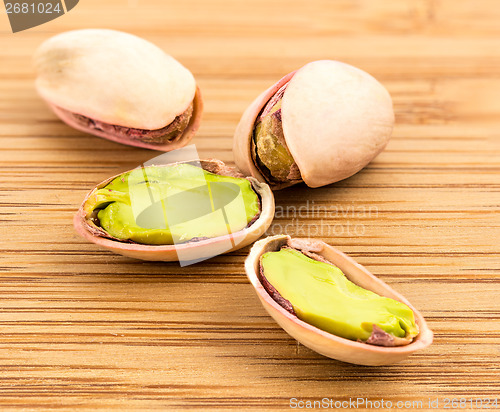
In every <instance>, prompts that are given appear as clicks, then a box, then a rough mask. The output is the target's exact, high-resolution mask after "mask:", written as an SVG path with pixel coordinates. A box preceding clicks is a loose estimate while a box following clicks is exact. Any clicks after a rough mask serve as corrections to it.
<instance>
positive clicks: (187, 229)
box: [74, 160, 274, 261]
mask: <svg viewBox="0 0 500 412" xmlns="http://www.w3.org/2000/svg"><path fill="white" fill-rule="evenodd" d="M273 215H274V198H273V195H272V192H271V190H270V189H269V186H267V185H266V184H262V183H259V182H258V181H257V180H255V179H254V178H251V177H250V178H244V177H243V175H241V174H240V173H238V172H236V171H235V170H234V169H232V168H229V167H227V166H225V165H224V163H222V162H220V161H217V160H202V161H201V163H200V164H198V163H197V162H194V161H193V162H181V163H173V164H168V165H162V166H146V167H143V168H138V169H134V170H132V171H129V172H125V173H122V174H120V175H118V176H114V177H112V178H110V179H107V180H106V181H104V182H102V183H101V184H99V185H98V186H97V187H96V188H95V189H93V190H92V191H91V192H90V193H89V194H88V195H87V197H86V198H85V200H84V201H83V203H82V206H81V207H80V209H79V211H78V213H77V214H76V215H75V219H74V224H75V228H76V230H77V231H78V233H80V234H81V235H82V236H84V237H85V238H86V239H88V240H90V241H92V242H94V243H96V244H98V245H100V246H103V247H106V248H108V249H111V250H113V251H114V252H116V253H120V254H123V255H125V256H130V257H135V258H138V259H144V260H164V261H171V260H179V257H178V252H179V250H181V251H182V252H183V253H184V256H186V254H187V253H190V258H189V259H192V260H195V259H199V258H203V257H207V256H208V257H209V256H215V255H216V254H219V253H225V252H229V251H232V250H237V249H239V248H241V247H244V246H246V245H247V244H249V243H251V242H253V241H255V240H256V239H258V238H259V237H260V236H261V235H262V234H263V233H264V232H265V231H266V229H267V228H268V227H269V225H270V224H271V221H272V218H273ZM183 260H188V259H183Z"/></svg>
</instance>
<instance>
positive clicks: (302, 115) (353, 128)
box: [233, 60, 394, 189]
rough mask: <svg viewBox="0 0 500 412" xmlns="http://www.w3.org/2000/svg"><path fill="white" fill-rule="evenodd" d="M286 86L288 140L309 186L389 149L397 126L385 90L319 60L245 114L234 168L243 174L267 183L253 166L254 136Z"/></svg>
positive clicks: (284, 107)
mask: <svg viewBox="0 0 500 412" xmlns="http://www.w3.org/2000/svg"><path fill="white" fill-rule="evenodd" d="M285 84H287V87H286V90H285V92H284V95H283V98H282V108H281V118H282V127H283V134H284V139H285V142H286V145H287V147H288V150H289V151H290V154H291V155H292V157H293V159H294V161H295V163H296V164H297V166H298V169H299V171H300V174H301V176H302V180H303V181H304V182H305V183H306V184H307V185H308V186H310V187H319V186H324V185H328V184H330V183H334V182H337V181H339V180H342V179H345V178H347V177H349V176H352V175H353V174H355V173H357V172H358V171H359V170H361V169H362V168H363V167H365V166H366V165H367V164H368V163H369V162H370V161H371V160H373V158H375V156H377V155H378V154H379V153H380V152H381V151H382V150H383V149H384V147H385V146H386V145H387V143H388V141H389V138H390V136H391V133H392V128H393V124H394V111H393V107H392V100H391V97H390V95H389V93H388V92H387V90H386V89H385V88H384V87H383V86H382V85H381V84H380V83H379V82H378V81H377V80H376V79H375V78H373V77H372V76H371V75H369V74H368V73H366V72H364V71H362V70H360V69H357V68H356V67H353V66H350V65H348V64H345V63H341V62H337V61H333V60H320V61H315V62H312V63H308V64H306V65H305V66H303V67H302V68H300V69H298V70H297V71H294V72H292V73H289V74H288V75H286V76H285V77H283V78H282V79H281V80H280V81H278V82H277V83H276V84H274V85H273V86H271V87H270V88H269V89H267V90H266V91H264V92H263V93H262V94H261V95H260V96H258V97H257V98H256V99H255V100H254V102H253V103H252V104H251V105H250V106H249V107H248V108H247V110H246V111H245V112H244V114H243V116H242V117H241V120H240V122H239V124H238V126H237V128H236V131H235V135H234V142H233V153H234V158H235V162H236V166H237V167H238V168H239V169H240V170H241V171H242V172H243V173H245V174H247V175H251V176H254V177H255V178H257V179H258V180H260V181H267V179H266V178H265V177H264V176H263V174H262V172H261V171H260V170H259V169H258V167H256V165H255V155H254V153H253V151H254V148H253V142H252V137H253V132H254V128H255V123H256V120H257V118H258V116H259V114H260V113H261V111H262V109H263V108H264V106H265V105H266V103H267V102H268V101H269V100H270V98H271V97H272V96H274V94H275V93H276V92H277V91H278V90H279V89H280V88H281V87H282V86H284V85H285ZM294 183H297V182H289V183H286V182H285V183H282V184H276V185H273V186H272V187H273V189H280V188H283V187H286V186H290V185H291V184H294Z"/></svg>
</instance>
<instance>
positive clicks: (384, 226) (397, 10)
mask: <svg viewBox="0 0 500 412" xmlns="http://www.w3.org/2000/svg"><path fill="white" fill-rule="evenodd" d="M86 27H108V28H116V29H121V30H126V31H129V32H131V33H134V34H137V35H140V36H143V37H144V38H146V39H148V40H151V41H153V42H155V43H156V44H158V45H159V46H160V47H162V48H164V49H165V50H166V51H168V52H169V53H171V54H172V55H173V56H175V57H176V58H177V59H179V60H180V61H181V62H182V63H183V64H185V65H186V66H187V67H188V68H189V69H190V70H192V72H193V73H194V75H195V76H196V78H197V80H198V82H199V85H200V87H201V89H202V92H203V96H204V100H205V107H206V111H205V114H204V118H203V124H202V128H201V130H200V132H199V134H198V136H197V137H195V139H194V140H193V143H195V144H196V145H197V147H198V150H199V152H200V154H201V156H203V157H216V158H219V159H221V160H224V161H227V162H231V161H232V153H231V147H232V133H233V130H234V128H235V126H236V124H237V122H238V119H239V116H240V114H241V113H242V111H243V110H244V109H245V107H246V106H247V105H248V104H249V103H250V102H251V101H252V100H253V98H254V97H255V96H256V95H257V94H258V93H260V92H261V91H262V90H263V89H264V88H266V87H268V86H269V85H270V84H272V83H273V82H275V81H276V80H278V79H279V78H280V77H281V76H283V75H284V74H286V73H288V72H290V71H292V70H294V69H296V68H298V67H300V66H301V65H303V64H304V63H306V62H308V61H311V60H316V59H323V58H329V59H337V60H342V61H345V62H347V63H351V64H353V65H356V66H358V67H360V68H362V69H364V70H366V71H368V72H370V73H371V74H373V75H374V76H375V77H376V78H378V79H379V80H380V81H381V82H382V83H383V84H384V85H385V86H386V87H387V88H388V90H389V91H390V93H391V94H392V96H393V99H394V105H395V111H396V122H397V124H396V127H395V130H394V135H393V138H392V140H391V142H390V144H389V145H388V147H387V149H386V150H385V151H384V152H383V153H382V154H381V155H380V156H379V157H378V158H377V159H376V160H375V161H374V162H373V163H372V164H370V165H369V166H368V167H367V168H366V169H364V170H363V171H362V172H361V173H359V174H357V175H355V176H354V177H352V178H350V179H347V180H345V181H342V182H339V183H337V184H334V185H331V186H329V187H324V188H320V189H315V190H312V189H307V188H305V187H302V186H299V187H295V188H292V189H288V190H284V191H281V192H279V193H277V194H276V202H277V205H278V207H280V206H281V207H286V206H287V205H295V206H306V207H307V208H308V213H307V214H305V212H304V209H303V211H302V216H301V217H296V218H294V217H293V215H290V214H288V216H287V215H286V213H285V212H283V213H282V214H280V215H278V216H277V217H276V220H275V224H274V226H273V227H272V228H271V230H270V232H273V231H274V232H275V233H278V232H279V231H281V230H284V227H285V225H289V226H288V227H287V228H286V230H287V232H288V233H289V234H290V235H292V236H294V235H296V236H304V235H308V234H309V235H311V236H312V237H318V238H321V239H323V240H325V241H327V242H329V243H331V244H333V245H335V246H338V247H339V248H340V249H341V250H343V251H345V252H347V253H349V254H351V255H352V256H353V257H354V258H355V259H357V260H358V261H359V262H360V263H362V264H364V265H366V267H368V268H369V269H370V270H371V271H373V273H374V274H376V275H378V276H380V277H381V278H382V279H383V280H385V281H386V282H388V283H389V284H390V285H391V286H392V287H394V288H395V289H396V290H398V291H400V292H401V293H403V294H404V295H405V296H406V297H407V298H408V299H409V300H410V301H411V302H412V303H413V304H414V305H415V306H416V307H417V308H419V309H420V310H421V312H422V313H423V314H424V316H426V318H427V320H428V322H429V325H430V327H431V328H432V329H433V330H434V333H435V342H434V344H433V345H432V346H431V347H430V348H428V349H427V350H425V351H422V352H420V353H418V354H416V355H414V356H412V357H411V358H409V359H408V360H407V361H405V362H403V363H400V364H397V365H394V366H389V367H371V368H369V367H360V366H354V365H349V364H344V363H341V362H337V361H334V360H330V359H327V358H324V357H322V356H320V355H318V354H316V353H314V352H312V351H311V350H309V349H307V348H305V347H303V346H301V345H298V344H297V343H296V342H295V341H294V340H293V339H292V338H290V337H289V336H288V335H287V334H286V333H285V332H284V331H283V330H282V329H280V328H279V327H278V326H277V325H276V324H275V323H274V322H273V320H272V319H271V318H270V317H269V316H267V314H266V313H265V312H264V310H263V309H262V307H261V306H260V304H259V302H258V300H257V297H256V295H255V293H254V291H253V289H252V287H251V285H250V284H249V283H248V281H247V279H246V276H245V274H244V270H243V260H244V258H245V256H246V254H247V253H248V248H246V249H243V250H241V251H239V252H236V253H232V254H230V255H226V256H219V257H216V258H214V259H212V260H209V261H206V262H203V263H200V264H197V265H194V266H189V267H186V268H180V267H179V266H178V265H177V264H166V263H148V262H141V261H136V260H132V259H128V258H124V257H121V256H117V255H113V254H111V253H109V252H107V251H105V250H101V249H99V248H98V247H96V246H95V245H93V244H89V243H87V242H85V241H84V240H83V239H81V238H80V237H78V236H77V235H76V234H75V232H74V231H73V227H72V222H71V219H72V215H73V213H74V212H75V210H76V209H77V207H78V205H79V203H80V202H81V200H82V199H83V197H84V195H85V193H86V192H87V191H88V190H89V189H91V188H92V187H93V186H94V185H96V184H97V183H98V182H100V181H102V180H104V179H105V178H107V177H108V176H111V175H114V174H116V173H119V172H121V171H125V170H127V169H130V168H133V167H135V166H137V165H139V164H140V163H142V162H144V161H146V160H148V159H149V158H151V157H153V156H155V155H157V154H158V153H156V152H152V151H148V150H141V149H135V148H131V147H126V146H121V145H118V144H115V143H112V142H109V141H105V140H103V139H99V138H97V137H92V136H89V135H86V134H83V133H80V132H77V131H75V130H72V129H71V128H69V127H67V126H66V125H64V124H63V123H61V122H60V121H59V120H58V119H56V117H55V116H54V115H53V114H52V113H51V111H50V110H49V109H48V108H47V106H46V105H45V104H44V103H43V102H42V101H41V100H40V98H39V97H38V96H37V95H36V93H35V90H34V87H33V80H34V73H33V69H32V66H31V55H32V53H33V51H34V50H35V48H36V47H37V46H38V45H39V44H40V43H41V41H42V40H44V39H46V38H47V37H49V36H50V35H52V34H55V33H58V32H61V31H64V30H69V29H76V28H86ZM0 29H1V32H0V46H1V47H0V61H1V64H0V222H1V225H0V249H1V252H0V253H1V254H0V272H1V282H0V409H2V410H9V409H16V408H25V409H26V410H40V409H50V408H57V409H67V410H79V409H85V408H92V409H99V408H110V409H113V408H115V409H122V410H130V409H134V408H138V409H142V410H147V409H155V408H157V409H165V410H166V409H171V410H177V409H181V408H191V409H197V408H199V409H203V410H208V409H231V408H233V409H237V410H241V409H254V410H266V409H288V408H289V406H290V398H297V400H304V401H305V400H311V401H314V400H316V401H318V400H321V399H322V398H325V397H326V398H329V399H332V400H333V401H339V400H340V401H346V400H349V398H353V399H355V398H358V397H361V398H367V399H368V400H372V401H375V400H382V399H384V400H385V401H388V400H390V401H392V402H394V404H395V403H396V402H397V401H423V406H424V407H427V406H428V405H427V403H428V399H429V398H430V399H432V400H435V399H438V400H439V402H440V403H439V406H440V407H443V406H444V402H445V398H466V399H473V398H494V397H496V398H498V397H500V391H499V386H500V382H499V381H500V378H499V366H500V365H499V355H500V350H499V340H500V322H499V319H500V306H499V300H500V286H499V280H500V254H499V243H500V219H499V208H500V7H499V4H498V1H497V0H484V1H483V0H481V1H476V0H468V1H465V0H377V1H374V0H356V1H354V0H352V1H351V0H339V1H327V0H317V1H316V0H286V1H285V0H274V1H269V0H268V1H263V0H253V1H250V0H227V1H224V0H213V1H212V0H182V1H179V0H176V1H173V0H168V1H166V0H155V1H154V0H150V1H145V0H135V1H134V0H130V1H128V2H127V1H125V0H123V1H118V0H107V1H105V2H104V1H98V0H85V1H81V2H80V4H79V5H78V6H77V7H76V8H75V9H74V10H73V11H71V12H70V13H69V14H67V15H65V16H63V17H61V18H59V19H57V20H55V21H53V22H50V23H47V24H45V25H43V26H40V27H38V28H34V29H31V30H28V31H25V32H21V33H18V34H15V35H14V34H12V33H10V29H9V26H8V21H7V17H6V15H5V14H4V13H3V12H2V13H0ZM307 202H309V203H307ZM313 202H314V203H313ZM325 208H327V210H328V211H329V212H330V213H329V214H326V215H325V212H324V210H325ZM314 211H316V212H314ZM335 211H337V213H335ZM280 225H281V227H280ZM321 225H322V226H321ZM449 406H451V405H449ZM499 407H500V405H499Z"/></svg>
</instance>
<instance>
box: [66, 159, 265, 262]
mask: <svg viewBox="0 0 500 412" xmlns="http://www.w3.org/2000/svg"><path fill="white" fill-rule="evenodd" d="M180 163H190V164H197V162H196V161H192V162H180ZM199 165H200V166H201V167H202V168H203V169H204V170H206V171H208V172H210V173H214V174H218V175H221V176H233V177H243V175H241V174H240V173H239V172H236V171H235V170H234V169H233V168H231V167H227V166H226V165H225V164H224V163H223V162H221V161H220V160H214V159H210V160H201V161H200V163H199ZM168 166H169V165H165V167H168ZM122 174H123V173H120V174H119V175H116V176H113V177H111V178H109V179H106V180H105V181H104V182H102V183H100V184H99V185H97V187H96V188H94V189H93V190H92V191H91V192H90V193H89V194H88V195H87V196H86V197H85V199H84V201H83V203H82V205H81V206H80V209H79V210H78V212H77V213H76V214H75V217H74V219H73V223H74V226H75V229H76V231H77V232H78V233H79V234H80V235H81V236H83V237H84V238H85V239H87V240H89V241H91V242H93V243H95V244H97V245H99V246H102V247H104V248H106V249H109V250H111V251H113V252H115V253H118V254H121V255H124V256H128V257H132V258H136V259H142V260H152V261H167V262H170V261H178V260H184V261H189V260H199V259H203V258H207V257H212V256H215V255H217V254H220V253H228V252H232V251H234V250H238V249H241V248H242V247H245V246H247V245H248V244H250V243H252V242H254V241H255V240H257V239H258V238H259V237H261V236H262V235H263V234H264V232H265V231H266V230H267V229H268V227H269V226H270V224H271V222H272V219H273V216H274V196H273V193H272V192H271V189H270V188H269V186H268V185H267V184H265V183H260V182H259V181H257V180H256V179H254V178H252V177H248V178H247V179H248V180H249V181H250V183H251V185H252V189H253V190H254V191H255V193H256V194H257V195H258V197H259V200H260V214H259V215H258V216H257V218H256V219H255V220H253V221H252V222H251V223H250V224H249V225H248V226H247V227H246V228H244V229H242V230H239V231H237V232H234V233H231V234H227V235H224V236H218V237H214V238H208V239H207V238H202V239H193V240H191V241H188V242H185V243H182V244H179V243H178V244H176V245H172V244H169V245H146V244H139V243H133V242H126V241H120V240H119V239H115V238H112V237H110V236H108V235H107V233H106V232H105V231H104V230H103V229H102V228H101V227H99V226H96V224H95V223H94V221H93V220H92V219H91V218H89V217H88V215H87V212H86V211H85V205H86V203H87V201H88V200H89V199H90V198H91V197H92V196H93V195H94V194H95V193H96V191H97V190H98V189H100V188H103V187H105V186H106V185H107V184H108V183H110V182H111V181H113V180H114V179H115V178H116V177H118V176H121V175H122ZM228 245H229V247H228ZM180 255H182V258H180Z"/></svg>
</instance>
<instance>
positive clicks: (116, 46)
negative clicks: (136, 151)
mask: <svg viewBox="0 0 500 412" xmlns="http://www.w3.org/2000/svg"><path fill="white" fill-rule="evenodd" d="M34 62H35V67H36V70H37V79H36V88H37V91H38V93H39V94H40V95H41V97H42V98H43V99H44V100H46V101H47V102H48V103H49V105H50V106H51V107H52V108H53V109H54V111H55V112H56V114H58V115H59V116H60V117H61V118H62V119H63V120H64V121H67V119H65V118H63V117H64V116H61V113H60V111H58V110H57V109H58V108H62V109H64V110H65V111H69V112H71V113H75V114H80V115H83V116H86V117H88V118H90V119H93V120H98V121H100V122H104V123H108V124H111V125H117V126H123V127H129V128H135V129H144V130H156V129H161V128H164V127H166V126H168V125H169V124H170V123H172V122H173V121H174V119H175V118H176V117H177V116H178V115H180V114H182V113H183V112H184V111H186V110H187V108H188V107H189V105H190V104H191V102H193V100H195V101H194V111H193V119H192V122H191V124H190V126H188V129H193V128H194V129H196V128H197V127H198V123H199V118H200V117H201V109H202V105H201V97H200V94H199V91H197V87H196V82H195V79H194V77H193V75H192V74H191V72H190V71H189V70H188V69H186V68H185V67H184V66H182V65H181V64H180V63H179V62H178V61H177V60H175V59H174V58H173V57H171V56H169V55H168V54H166V53H165V52H164V51H163V50H161V49H160V48H158V47H157V46H155V45H154V44H152V43H150V42H148V41H146V40H144V39H141V38H139V37H137V36H134V35H131V34H128V33H123V32H120V31H115V30H106V29H84V30H74V31H69V32H64V33H61V34H58V35H56V36H54V37H51V38H49V39H48V40H46V41H45V42H44V43H42V45H41V46H40V47H39V48H38V50H37V51H36V53H35V56H34ZM195 95H196V99H195ZM68 123H70V122H68ZM70 125H71V126H73V127H74V126H75V125H74V124H70ZM86 131H87V130H86ZM191 131H192V130H187V131H186V136H187V135H191V134H192V133H190V132H191ZM91 133H92V132H91ZM97 134H98V133H97ZM98 135H100V136H101V137H106V138H112V136H106V135H105V133H104V134H103V133H101V134H98ZM111 140H113V139H111ZM114 140H116V139H114ZM118 141H119V140H118ZM120 142H121V143H126V144H132V145H135V146H140V147H149V148H158V147H151V145H148V144H141V142H135V143H138V144H134V142H130V141H125V142H124V141H120ZM186 143H187V142H186ZM176 146H179V145H178V144H177V145H176ZM162 149H163V148H161V147H160V148H159V150H162Z"/></svg>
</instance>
